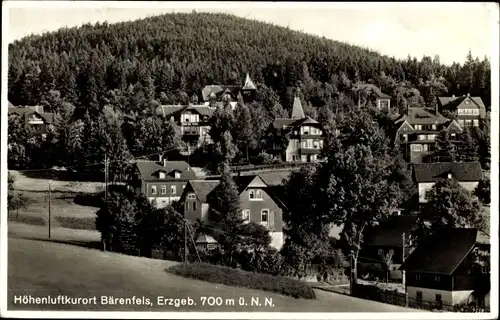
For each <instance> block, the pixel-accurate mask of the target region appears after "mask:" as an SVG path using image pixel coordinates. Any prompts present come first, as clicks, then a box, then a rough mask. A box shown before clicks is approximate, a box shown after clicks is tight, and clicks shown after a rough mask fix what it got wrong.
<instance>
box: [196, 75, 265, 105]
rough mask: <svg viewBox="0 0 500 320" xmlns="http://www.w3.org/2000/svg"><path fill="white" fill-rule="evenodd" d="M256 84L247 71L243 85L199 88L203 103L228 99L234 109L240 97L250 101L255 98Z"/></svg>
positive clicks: (208, 103)
mask: <svg viewBox="0 0 500 320" xmlns="http://www.w3.org/2000/svg"><path fill="white" fill-rule="evenodd" d="M256 91H257V86H256V85H255V84H254V82H253V81H252V79H250V75H249V74H248V73H247V75H246V77H245V82H244V84H243V86H239V85H220V84H216V85H208V86H205V87H204V88H203V89H202V90H201V95H202V98H203V102H204V104H205V105H211V104H212V103H214V102H223V101H228V102H229V103H230V104H231V106H232V108H233V109H234V108H235V106H236V104H237V103H238V101H239V100H240V99H242V100H243V101H244V102H252V101H253V100H254V99H255V93H256Z"/></svg>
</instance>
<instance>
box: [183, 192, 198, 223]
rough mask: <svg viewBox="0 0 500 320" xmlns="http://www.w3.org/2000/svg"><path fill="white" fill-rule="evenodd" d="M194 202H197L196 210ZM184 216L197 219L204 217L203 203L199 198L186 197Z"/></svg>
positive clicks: (192, 219) (193, 219)
mask: <svg viewBox="0 0 500 320" xmlns="http://www.w3.org/2000/svg"><path fill="white" fill-rule="evenodd" d="M193 203H196V210H193ZM184 216H185V217H186V219H188V220H191V221H196V219H201V218H202V203H201V202H200V201H199V200H198V199H193V200H192V199H187V198H186V199H185V201H184Z"/></svg>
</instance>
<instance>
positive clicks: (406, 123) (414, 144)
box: [394, 107, 462, 163]
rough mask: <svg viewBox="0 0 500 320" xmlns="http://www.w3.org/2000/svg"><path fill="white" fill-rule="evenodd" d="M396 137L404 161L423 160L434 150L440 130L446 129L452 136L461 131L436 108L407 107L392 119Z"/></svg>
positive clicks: (418, 161)
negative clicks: (405, 110)
mask: <svg viewBox="0 0 500 320" xmlns="http://www.w3.org/2000/svg"><path fill="white" fill-rule="evenodd" d="M394 124H395V126H396V127H397V130H396V137H395V140H394V143H395V144H396V145H397V146H399V148H400V149H401V151H402V153H403V156H404V158H405V160H406V161H408V162H410V163H421V162H425V161H424V160H425V159H426V157H428V156H431V155H432V154H433V153H434V152H435V150H436V138H437V136H438V135H439V133H440V132H441V131H447V132H448V133H449V134H450V136H451V137H452V138H453V137H455V136H457V135H458V134H460V133H461V132H462V128H461V127H460V125H459V124H458V123H457V122H456V121H455V120H450V119H448V118H446V117H444V116H443V115H442V114H441V113H439V112H438V110H437V108H435V109H428V108H423V107H409V108H408V110H407V112H406V114H403V115H401V116H399V117H397V118H396V120H395V121H394Z"/></svg>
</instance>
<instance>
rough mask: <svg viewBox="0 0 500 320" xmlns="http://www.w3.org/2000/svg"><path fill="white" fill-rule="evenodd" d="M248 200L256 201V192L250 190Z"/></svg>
mask: <svg viewBox="0 0 500 320" xmlns="http://www.w3.org/2000/svg"><path fill="white" fill-rule="evenodd" d="M248 198H249V199H250V200H254V199H255V191H253V190H250V192H249V193H248Z"/></svg>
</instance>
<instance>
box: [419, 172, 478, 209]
mask: <svg viewBox="0 0 500 320" xmlns="http://www.w3.org/2000/svg"><path fill="white" fill-rule="evenodd" d="M413 179H414V181H415V183H416V184H417V186H418V197H419V202H420V203H426V202H427V198H426V196H427V192H428V191H429V190H430V189H431V188H432V187H433V186H434V184H436V182H437V181H439V180H442V179H455V180H456V181H458V183H459V184H460V185H461V186H462V187H464V188H465V189H467V190H469V191H470V192H474V190H475V189H476V187H477V185H478V184H479V181H481V180H482V179H483V171H482V169H481V164H480V163H479V162H439V163H421V164H415V165H414V166H413Z"/></svg>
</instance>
